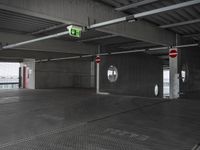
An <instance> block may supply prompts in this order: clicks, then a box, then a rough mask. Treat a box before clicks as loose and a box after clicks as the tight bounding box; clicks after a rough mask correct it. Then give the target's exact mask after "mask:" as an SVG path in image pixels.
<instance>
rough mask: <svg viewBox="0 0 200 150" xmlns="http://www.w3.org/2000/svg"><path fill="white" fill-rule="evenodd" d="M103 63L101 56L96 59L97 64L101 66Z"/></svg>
mask: <svg viewBox="0 0 200 150" xmlns="http://www.w3.org/2000/svg"><path fill="white" fill-rule="evenodd" d="M100 62H101V58H100V57H99V56H97V57H96V63H97V64H99V63H100Z"/></svg>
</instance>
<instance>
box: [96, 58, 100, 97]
mask: <svg viewBox="0 0 200 150" xmlns="http://www.w3.org/2000/svg"><path fill="white" fill-rule="evenodd" d="M100 62H101V58H100V56H99V55H98V56H96V64H97V78H96V80H97V82H96V83H97V85H96V92H97V94H99V93H100V91H99V80H100V66H99V63H100Z"/></svg>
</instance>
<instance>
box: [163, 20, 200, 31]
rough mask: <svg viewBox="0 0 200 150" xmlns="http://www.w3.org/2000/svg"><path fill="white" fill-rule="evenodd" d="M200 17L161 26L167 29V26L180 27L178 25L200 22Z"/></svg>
mask: <svg viewBox="0 0 200 150" xmlns="http://www.w3.org/2000/svg"><path fill="white" fill-rule="evenodd" d="M199 22H200V19H194V20H189V21H183V22H178V23H173V24H167V25H162V26H160V28H163V29H166V28H173V27H178V26H184V25H188V24H194V23H199Z"/></svg>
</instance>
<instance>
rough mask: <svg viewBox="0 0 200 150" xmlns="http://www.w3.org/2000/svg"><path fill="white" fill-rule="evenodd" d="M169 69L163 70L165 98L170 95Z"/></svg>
mask: <svg viewBox="0 0 200 150" xmlns="http://www.w3.org/2000/svg"><path fill="white" fill-rule="evenodd" d="M169 82H170V81H169V69H164V70H163V96H164V98H167V97H169V85H170V83H169Z"/></svg>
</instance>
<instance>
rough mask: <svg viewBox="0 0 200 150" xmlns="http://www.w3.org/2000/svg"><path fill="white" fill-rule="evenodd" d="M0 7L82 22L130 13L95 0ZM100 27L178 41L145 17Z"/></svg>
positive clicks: (39, 0) (42, 0)
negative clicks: (118, 10) (130, 21)
mask: <svg viewBox="0 0 200 150" xmlns="http://www.w3.org/2000/svg"><path fill="white" fill-rule="evenodd" d="M77 4H79V5H77ZM0 9H4V10H9V11H14V12H16V13H22V14H26V15H30V16H34V17H39V18H43V19H48V20H54V21H56V22H61V23H64V24H77V25H81V26H88V25H92V24H95V23H100V22H105V21H107V20H112V19H115V18H120V17H124V16H126V14H125V13H122V12H117V13H116V11H115V10H113V9H112V8H110V7H109V6H106V5H103V4H101V3H99V2H95V1H91V0H73V1H66V0H57V1H55V0H49V1H48V2H47V1H46V0H26V1H24V0H18V1H12V3H10V1H9V0H1V3H0ZM96 30H98V31H101V32H105V33H109V34H114V35H117V36H122V37H126V38H130V39H136V40H141V41H145V42H150V43H154V44H159V45H174V41H175V34H174V33H173V32H171V31H167V30H164V29H160V28H158V27H157V26H155V25H152V24H150V23H148V22H145V21H138V22H135V23H127V22H125V23H121V24H115V25H111V26H107V27H103V28H99V29H96Z"/></svg>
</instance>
